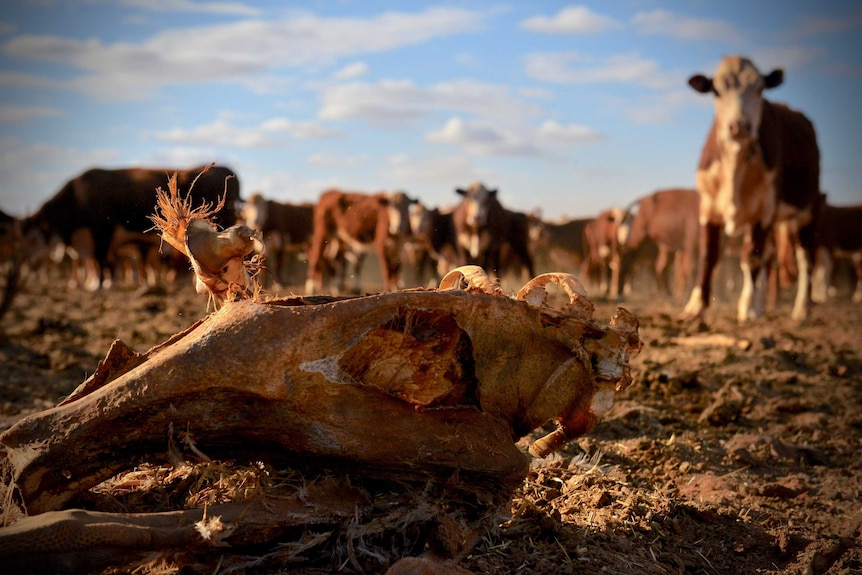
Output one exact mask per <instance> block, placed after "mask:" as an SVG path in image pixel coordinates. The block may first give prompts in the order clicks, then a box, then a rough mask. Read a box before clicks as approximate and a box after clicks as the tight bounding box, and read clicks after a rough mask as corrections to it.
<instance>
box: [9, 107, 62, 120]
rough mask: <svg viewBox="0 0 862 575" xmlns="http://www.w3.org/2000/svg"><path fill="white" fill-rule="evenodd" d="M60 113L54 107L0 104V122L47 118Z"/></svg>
mask: <svg viewBox="0 0 862 575" xmlns="http://www.w3.org/2000/svg"><path fill="white" fill-rule="evenodd" d="M60 115H62V114H61V112H60V110H57V109H56V108H47V107H44V106H16V105H14V104H0V123H6V122H26V121H27V120H32V119H33V118H47V117H52V116H60Z"/></svg>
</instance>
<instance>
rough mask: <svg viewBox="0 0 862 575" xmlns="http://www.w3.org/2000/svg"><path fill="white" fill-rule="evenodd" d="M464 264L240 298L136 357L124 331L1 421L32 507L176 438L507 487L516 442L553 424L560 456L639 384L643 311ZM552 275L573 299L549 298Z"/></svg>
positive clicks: (45, 507)
mask: <svg viewBox="0 0 862 575" xmlns="http://www.w3.org/2000/svg"><path fill="white" fill-rule="evenodd" d="M457 273H460V276H458V279H457V281H456V280H452V279H451V278H450V280H447V285H448V286H449V287H450V289H441V290H424V289H417V290H404V291H400V292H395V293H384V294H377V295H368V296H364V297H350V298H332V297H323V296H315V297H297V298H287V299H276V300H271V301H268V302H264V303H260V302H254V301H251V300H241V301H235V302H230V303H227V304H225V305H224V307H222V308H221V309H220V310H219V311H217V312H215V313H213V314H211V315H209V316H207V317H206V318H204V319H203V320H201V321H199V322H197V323H196V324H195V325H193V326H192V327H190V328H189V329H187V330H185V331H184V332H181V333H179V334H176V335H174V336H173V337H171V338H170V339H169V340H168V341H166V342H165V343H163V344H161V345H159V346H157V347H154V348H153V349H151V350H149V351H147V352H146V353H143V354H136V353H134V352H131V351H130V350H128V348H126V347H125V346H123V345H122V344H121V343H120V342H115V345H114V346H113V347H112V348H111V352H109V354H108V356H107V357H106V359H105V360H104V361H103V362H102V363H101V364H100V366H99V368H98V369H97V371H96V373H95V374H93V376H92V377H91V378H90V379H88V380H87V381H86V382H84V383H83V384H82V385H81V386H79V388H78V389H77V390H76V391H75V392H74V393H73V394H72V395H71V396H70V397H69V398H67V399H66V400H65V401H63V402H62V403H61V404H59V405H57V406H56V407H54V408H51V409H48V410H46V411H43V412H41V413H38V414H34V415H32V416H29V417H27V418H25V419H23V420H21V421H19V422H18V423H17V424H16V425H15V426H13V427H12V428H10V429H8V430H7V431H5V432H4V433H3V434H2V435H0V442H2V444H3V445H4V446H5V448H6V450H7V453H8V458H9V462H10V463H11V467H12V475H13V480H14V484H15V487H16V490H17V493H18V495H19V496H20V499H21V501H22V502H23V505H24V507H25V509H26V511H27V513H28V515H35V514H39V513H43V512H47V511H52V510H58V509H62V508H64V506H66V505H67V504H68V503H69V502H70V501H72V500H73V498H74V497H75V496H76V495H79V494H81V493H82V492H84V491H86V490H88V489H90V488H91V487H93V486H95V485H97V484H98V483H100V482H102V481H104V480H105V479H107V478H109V477H111V476H113V475H115V474H117V473H119V472H121V471H123V470H126V469H129V468H131V467H132V466H134V465H136V464H139V463H141V462H144V461H155V462H162V461H164V459H165V452H166V451H167V446H168V443H169V441H177V442H181V441H183V439H182V438H185V440H186V442H187V443H189V444H191V443H193V444H194V445H195V446H196V447H195V448H196V449H197V450H199V451H200V452H203V453H205V454H206V455H207V456H209V457H212V458H220V457H234V458H236V457H242V458H247V459H248V460H250V461H257V460H264V461H266V460H270V461H271V460H276V461H297V462H302V463H303V464H305V465H310V464H313V462H321V464H325V465H326V468H327V469H333V470H343V471H350V470H353V471H358V470H361V471H362V473H365V474H369V475H379V476H380V477H383V478H420V479H421V478H422V477H439V478H446V477H449V476H451V475H452V474H453V473H455V472H457V473H458V474H459V475H460V478H461V481H462V482H465V481H466V482H477V483H479V484H483V482H484V483H486V484H487V485H489V486H496V489H500V488H501V486H504V487H505V488H509V489H511V488H514V487H515V486H516V485H517V484H518V483H519V482H520V481H521V480H522V479H523V478H524V476H525V475H526V472H527V469H528V457H527V456H526V455H525V454H523V453H522V452H521V451H520V450H519V449H518V447H517V446H516V445H515V441H517V440H518V439H519V438H521V437H523V436H525V435H527V434H529V433H530V432H532V431H533V430H534V429H536V428H537V427H539V426H541V425H543V424H545V423H547V422H548V421H549V420H553V421H556V422H557V429H556V430H555V431H553V432H552V433H550V434H549V435H547V436H545V437H543V438H542V439H540V440H538V441H536V442H535V443H534V444H533V445H532V446H531V448H530V451H531V453H532V454H533V455H536V456H544V455H547V454H548V453H551V452H553V451H554V450H556V449H558V448H559V447H561V446H562V445H563V444H564V443H565V442H566V441H568V440H570V439H572V438H574V437H577V436H580V435H582V434H584V433H586V432H587V431H589V430H590V429H592V428H593V427H594V426H595V425H596V423H597V422H598V421H599V418H600V417H601V416H602V415H603V414H604V413H605V412H606V411H607V410H608V409H609V408H610V407H611V404H612V402H613V399H614V397H615V396H616V394H617V393H619V392H620V391H621V390H623V389H625V387H626V386H627V385H628V384H629V383H630V380H631V378H630V374H629V359H630V358H631V357H632V356H633V355H635V354H636V353H637V352H638V351H639V350H640V347H641V342H640V340H639V339H638V334H637V320H636V319H635V318H634V316H632V314H630V313H629V312H627V311H626V310H624V309H621V308H620V309H619V310H618V311H617V313H616V314H615V315H614V316H613V317H612V318H611V319H610V321H609V322H608V324H602V323H599V322H597V321H595V320H594V319H593V318H592V317H591V316H592V305H591V304H589V301H588V300H587V299H586V295H585V293H584V292H583V288H581V287H580V285H579V284H578V283H577V280H574V278H571V276H567V275H565V274H550V276H539V278H536V279H535V280H533V282H531V283H530V284H528V285H527V286H525V287H524V288H523V289H522V290H521V292H520V294H519V296H518V298H511V297H506V296H505V295H503V294H502V292H501V291H499V288H498V287H496V286H495V285H494V284H492V283H491V282H489V281H488V280H487V277H485V276H484V272H481V270H478V271H477V268H473V267H471V268H467V269H466V273H465V270H461V271H459V272H457ZM550 283H556V284H558V285H560V286H561V288H562V289H561V291H563V292H565V294H566V295H567V296H568V300H569V301H568V303H564V304H562V305H560V306H559V307H551V306H549V305H547V303H546V301H547V293H545V292H546V288H547V285H548V284H550ZM531 284H532V285H531ZM453 288H454V289H453ZM458 288H463V289H458ZM172 433H173V434H174V435H173V436H171V434H172Z"/></svg>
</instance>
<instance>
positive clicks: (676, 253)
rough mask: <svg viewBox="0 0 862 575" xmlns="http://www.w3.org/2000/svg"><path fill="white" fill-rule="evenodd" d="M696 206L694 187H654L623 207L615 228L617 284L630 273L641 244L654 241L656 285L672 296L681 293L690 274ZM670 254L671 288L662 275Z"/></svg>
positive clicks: (692, 259)
mask: <svg viewBox="0 0 862 575" xmlns="http://www.w3.org/2000/svg"><path fill="white" fill-rule="evenodd" d="M699 206H700V196H699V194H698V193H697V190H686V189H679V188H674V189H667V190H658V191H656V192H654V193H652V194H650V195H648V196H646V197H643V198H640V199H638V200H636V201H635V202H633V203H632V205H630V206H629V207H628V208H627V209H626V214H625V215H624V216H623V220H622V222H623V223H621V224H620V228H619V245H620V249H621V251H622V256H621V268H620V284H621V285H625V282H626V279H627V278H628V277H630V276H631V273H632V268H633V265H634V263H635V259H636V258H637V255H638V254H639V252H640V251H641V250H642V249H643V248H644V245H645V244H646V243H654V244H655V246H656V247H657V248H658V254H657V256H656V257H655V260H654V261H653V271H654V272H655V278H656V281H657V282H658V286H659V289H661V290H662V291H663V292H665V293H668V294H671V295H674V296H680V295H682V293H683V292H684V291H685V290H686V289H688V288H689V287H690V282H691V279H692V277H693V275H694V264H695V258H696V257H697V242H698V230H699V225H698V210H699V209H700V208H699ZM635 210H636V212H635ZM633 212H634V213H633ZM671 255H673V267H674V282H673V289H671V286H670V283H669V282H668V281H667V277H666V271H667V266H668V264H669V263H670V256H671Z"/></svg>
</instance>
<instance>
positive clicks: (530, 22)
mask: <svg viewBox="0 0 862 575" xmlns="http://www.w3.org/2000/svg"><path fill="white" fill-rule="evenodd" d="M621 27H622V24H621V23H620V22H617V21H616V20H614V19H613V18H609V17H607V16H603V15H601V14H597V13H596V12H593V11H592V10H590V9H589V8H587V7H586V6H566V7H565V8H563V9H562V10H560V11H559V12H557V14H556V15H555V16H553V17H548V16H533V17H532V18H528V19H526V20H524V21H523V22H521V28H523V29H525V30H529V31H531V32H541V33H544V34H593V33H596V32H604V31H605V30H612V29H616V28H621Z"/></svg>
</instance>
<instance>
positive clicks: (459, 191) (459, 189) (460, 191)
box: [455, 188, 467, 196]
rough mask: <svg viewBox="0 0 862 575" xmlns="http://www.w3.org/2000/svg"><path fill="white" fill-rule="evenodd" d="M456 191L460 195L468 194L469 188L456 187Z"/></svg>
mask: <svg viewBox="0 0 862 575" xmlns="http://www.w3.org/2000/svg"><path fill="white" fill-rule="evenodd" d="M455 193H456V194H458V195H459V196H466V195H467V190H462V189H461V188H455Z"/></svg>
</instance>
